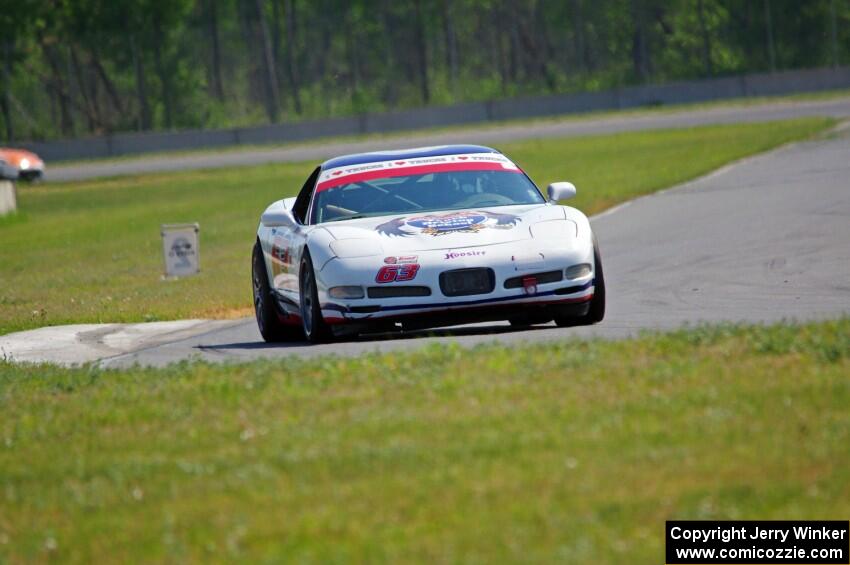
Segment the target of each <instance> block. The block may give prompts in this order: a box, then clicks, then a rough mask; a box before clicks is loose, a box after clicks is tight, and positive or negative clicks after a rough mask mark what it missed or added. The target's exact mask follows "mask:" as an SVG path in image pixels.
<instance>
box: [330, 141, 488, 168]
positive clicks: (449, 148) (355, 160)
mask: <svg viewBox="0 0 850 565" xmlns="http://www.w3.org/2000/svg"><path fill="white" fill-rule="evenodd" d="M464 153H499V152H498V151H496V150H495V149H493V148H492V147H485V146H483V145H439V146H436V147H416V148H413V149H397V150H387V151H374V152H371V153H354V154H352V155H343V156H341V157H334V158H333V159H328V160H327V161H325V162H324V163H322V169H323V170H327V169H335V168H336V167H345V166H348V165H362V164H364V163H376V162H379V161H393V160H395V159H414V158H416V157H438V156H441V155H459V154H464Z"/></svg>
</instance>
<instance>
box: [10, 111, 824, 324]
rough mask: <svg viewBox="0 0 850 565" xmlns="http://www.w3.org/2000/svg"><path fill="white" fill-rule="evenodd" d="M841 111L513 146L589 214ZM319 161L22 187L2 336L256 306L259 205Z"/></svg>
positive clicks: (296, 183) (289, 189)
mask: <svg viewBox="0 0 850 565" xmlns="http://www.w3.org/2000/svg"><path fill="white" fill-rule="evenodd" d="M832 123H833V122H832V121H830V120H828V119H805V120H795V121H785V122H774V123H763V124H748V125H733V126H710V127H701V128H694V129H689V130H667V131H654V132H635V133H624V134H618V135H609V136H598V137H585V138H572V139H562V140H545V141H530V142H521V143H513V144H505V145H504V146H503V147H502V149H503V150H505V151H506V152H507V153H508V155H510V156H512V157H513V158H514V160H516V161H517V162H518V163H519V164H520V165H522V166H523V167H524V168H525V169H526V170H527V171H528V172H529V174H530V175H531V176H532V178H534V179H535V180H536V181H537V182H538V184H540V185H541V186H544V187H545V185H546V184H547V183H549V182H551V181H554V180H572V181H574V182H575V183H576V184H577V186H578V188H579V196H578V198H577V199H576V200H575V201H574V205H575V206H576V207H578V208H580V209H582V210H583V211H585V212H587V213H588V214H592V213H594V212H598V211H600V210H603V209H605V208H607V207H609V206H611V205H613V204H616V203H618V202H622V201H623V200H627V199H629V198H633V197H635V196H638V195H641V194H646V193H650V192H653V191H655V190H658V189H660V188H664V187H667V186H670V185H673V184H676V183H679V182H682V181H685V180H688V179H691V178H693V177H696V176H698V175H700V174H703V173H706V172H708V171H710V170H712V169H715V168H717V167H719V166H721V165H723V164H725V163H728V162H729V161H732V160H734V159H738V158H741V157H744V156H747V155H751V154H753V153H758V152H760V151H764V150H767V149H770V148H772V147H776V146H778V145H781V144H783V143H786V142H788V141H792V140H796V139H802V138H806V137H809V136H811V135H813V134H815V133H816V132H819V131H823V130H824V129H826V128H828V127H829V126H830V125H831V124H832ZM311 167H312V165H311V164H281V165H268V166H262V167H251V168H242V169H230V170H225V171H200V172H187V173H179V174H162V175H151V176H145V177H130V178H126V177H125V178H120V179H111V180H99V181H92V182H80V183H67V184H56V185H51V184H44V185H37V186H32V187H29V186H28V187H22V188H21V190H20V191H19V204H20V208H21V210H22V213H20V214H19V215H17V216H15V217H12V218H11V219H5V220H0V334H4V333H8V332H11V331H16V330H23V329H29V328H34V327H40V326H44V325H54V324H63V323H82V322H131V321H149V320H163V319H176V318H190V317H223V316H233V315H246V314H249V313H250V292H251V290H250V282H249V269H250V249H251V245H252V243H253V239H254V235H253V234H254V230H255V228H256V224H257V219H258V217H259V214H260V212H261V211H262V210H263V209H264V207H265V206H266V205H267V204H268V203H270V202H271V201H273V200H275V199H278V198H281V197H284V196H288V195H291V194H293V193H294V192H295V191H297V189H298V188H300V186H301V184H302V182H303V180H304V178H305V177H306V176H307V174H308V173H309V172H310V170H311ZM194 221H198V222H200V224H201V266H202V270H203V272H202V273H201V274H200V275H199V276H197V277H193V278H187V279H183V280H178V281H163V280H161V276H160V275H161V271H162V251H161V245H160V240H159V226H160V224H163V223H172V222H194Z"/></svg>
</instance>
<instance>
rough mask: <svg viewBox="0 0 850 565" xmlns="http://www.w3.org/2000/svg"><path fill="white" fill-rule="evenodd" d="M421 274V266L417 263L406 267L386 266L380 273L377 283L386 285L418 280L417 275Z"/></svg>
mask: <svg viewBox="0 0 850 565" xmlns="http://www.w3.org/2000/svg"><path fill="white" fill-rule="evenodd" d="M417 272H419V265H418V264H416V263H407V264H405V265H385V266H383V267H381V270H380V271H378V276H376V277H375V282H377V283H380V284H384V283H391V282H404V281H412V280H413V279H415V278H416V273H417Z"/></svg>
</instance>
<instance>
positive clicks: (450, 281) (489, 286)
mask: <svg viewBox="0 0 850 565" xmlns="http://www.w3.org/2000/svg"><path fill="white" fill-rule="evenodd" d="M495 288H496V273H494V272H493V269H489V268H478V269H455V270H453V271H445V272H443V273H440V290H441V291H443V295H445V296H469V295H472V294H488V293H490V292H493V290H494V289H495Z"/></svg>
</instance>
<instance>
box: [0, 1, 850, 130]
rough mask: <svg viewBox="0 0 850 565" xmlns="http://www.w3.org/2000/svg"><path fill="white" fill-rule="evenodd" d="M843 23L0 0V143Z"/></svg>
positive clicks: (290, 112)
mask: <svg viewBox="0 0 850 565" xmlns="http://www.w3.org/2000/svg"><path fill="white" fill-rule="evenodd" d="M848 23H850V0H347V1H346V0H0V50H1V51H0V59H2V69H0V79H2V86H0V136H2V137H3V138H5V140H7V141H12V140H15V139H48V138H56V137H74V136H81V135H92V134H102V133H108V132H117V131H147V130H159V129H166V130H168V129H175V128H211V127H228V126H245V125H257V124H265V123H278V122H287V121H294V120H299V119H308V118H320V117H330V116H344V115H352V114H357V113H363V112H376V111H384V110H391V109H399V108H409V107H415V106H422V105H436V104H438V105H442V104H451V103H455V102H463V101H476V100H487V99H494V98H504V97H511V96H518V95H527V94H542V93H560V92H575V91H593V90H600V89H607V88H613V87H617V86H622V85H629V84H640V83H646V82H663V81H668V80H674V79H691V78H699V77H711V76H722V75H730V74H736V73H743V72H753V71H774V70H778V69H789V68H801V67H815V66H828V65H840V64H842V63H847V62H848V60H849V59H850V25H848Z"/></svg>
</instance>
